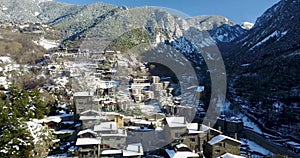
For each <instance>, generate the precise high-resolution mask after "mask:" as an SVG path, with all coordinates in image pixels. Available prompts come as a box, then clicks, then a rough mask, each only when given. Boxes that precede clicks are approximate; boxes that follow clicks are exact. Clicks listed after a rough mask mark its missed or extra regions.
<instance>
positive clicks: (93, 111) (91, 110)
mask: <svg viewBox="0 0 300 158" xmlns="http://www.w3.org/2000/svg"><path fill="white" fill-rule="evenodd" d="M89 112H91V113H96V114H98V115H100V112H98V111H96V110H93V109H89V110H86V111H83V112H81V113H80V115H82V114H86V113H89Z"/></svg>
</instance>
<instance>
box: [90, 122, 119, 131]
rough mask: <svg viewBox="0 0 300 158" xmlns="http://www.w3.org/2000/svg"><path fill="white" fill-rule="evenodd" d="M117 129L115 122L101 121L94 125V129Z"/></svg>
mask: <svg viewBox="0 0 300 158" xmlns="http://www.w3.org/2000/svg"><path fill="white" fill-rule="evenodd" d="M117 129H118V128H117V123H116V122H101V123H100V124H99V125H95V126H94V131H115V130H117Z"/></svg>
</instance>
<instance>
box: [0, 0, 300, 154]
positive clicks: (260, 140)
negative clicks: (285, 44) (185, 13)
mask: <svg viewBox="0 0 300 158" xmlns="http://www.w3.org/2000/svg"><path fill="white" fill-rule="evenodd" d="M24 1H26V3H25V2H24V4H26V5H33V4H34V5H36V4H38V8H39V9H40V10H38V11H34V12H32V13H31V14H32V15H31V14H30V15H28V16H27V15H26V16H24V17H20V18H18V16H16V17H11V18H14V19H13V20H12V21H10V19H9V17H10V16H7V15H4V14H3V15H4V16H5V17H6V18H4V20H2V19H1V18H0V96H1V99H0V109H1V110H0V157H1V158H2V157H3V158H6V157H7V158H19V157H24V158H27V157H28V158H33V157H34V158H45V157H46V158H58V157H60V158H65V157H66V158H67V157H73V158H90V157H91V158H92V157H93V158H100V157H101V158H121V157H132V158H192V157H200V158H204V157H208V158H285V157H299V154H300V122H299V120H300V103H299V97H300V93H299V89H298V88H299V87H297V86H291V87H290V88H288V90H287V91H288V92H287V93H284V92H282V91H280V90H278V89H276V88H277V87H276V88H270V87H267V83H262V84H260V83H259V82H260V79H261V80H263V79H262V78H263V77H262V78H258V77H257V76H259V75H260V74H259V73H260V72H258V73H256V72H254V70H251V68H250V67H252V66H253V67H255V66H256V65H255V64H256V63H255V61H253V63H251V62H250V61H247V62H246V59H245V60H244V59H239V58H237V59H239V60H243V61H241V62H238V60H237V59H235V60H234V61H235V62H232V63H229V64H228V60H227V56H226V55H228V54H226V53H227V52H225V53H224V54H225V55H224V54H222V53H223V52H222V51H225V50H226V51H228V52H230V51H232V50H231V49H233V50H234V49H240V50H241V51H245V50H244V49H246V47H247V51H248V50H249V51H253V52H255V51H257V50H259V49H263V48H261V47H266V49H267V48H268V47H267V45H268V44H270V43H271V42H270V41H269V40H273V38H277V39H276V41H277V42H278V41H280V40H282V39H283V38H284V37H285V36H290V34H289V32H290V31H288V30H276V31H271V32H273V33H270V34H269V35H266V36H264V38H260V41H256V42H253V41H251V40H253V39H247V38H248V37H249V38H250V37H252V38H254V35H252V34H251V33H252V32H251V30H254V31H257V30H258V29H257V27H258V26H260V27H261V26H264V23H263V22H262V20H261V21H259V20H258V22H257V23H259V22H260V23H262V24H259V25H257V26H256V24H252V23H250V22H245V23H243V24H241V25H238V24H237V25H233V24H232V23H231V22H230V21H229V19H227V18H223V17H221V16H204V17H203V18H202V17H195V18H191V19H189V18H187V19H181V18H178V17H177V15H173V14H169V13H167V12H166V11H162V10H159V9H151V8H148V7H145V8H137V9H136V10H135V8H127V7H124V6H120V7H116V6H113V5H108V4H104V3H95V4H90V5H86V6H76V5H70V4H65V3H61V2H56V1H51V0H46V1H34V2H32V1H33V0H24ZM27 1H28V4H27ZM29 1H30V3H29ZM3 3H4V2H3ZM16 3H19V2H16ZM289 3H296V4H298V5H299V1H297V0H296V1H295V2H285V1H284V0H282V1H280V2H279V3H278V4H276V5H275V6H273V7H272V8H275V9H274V10H276V9H277V10H280V9H284V8H286V7H287V6H286V5H289ZM8 4H10V2H5V3H4V4H3V5H2V4H0V15H2V13H6V12H8V11H9V10H10V9H9V5H8ZM20 4H21V2H20ZM22 4H23V2H22ZM51 6H56V7H57V8H59V9H56V10H53V12H52V11H51V14H44V13H43V12H47V10H48V9H49V8H48V7H51ZM43 7H45V8H46V9H45V8H43ZM1 8H2V9H1ZM33 8H34V7H33ZM99 8H101V9H99ZM98 9H99V10H98ZM141 10H143V11H145V12H144V13H143V14H141V15H137V14H136V12H138V13H141V12H140V11H141ZM123 11H124V12H125V13H126V14H124V13H122V12H123ZM271 11H272V10H271ZM271 11H268V12H266V13H265V14H266V15H265V14H263V15H262V17H261V19H264V18H266V19H268V18H272V16H269V15H270V14H271V13H269V12H271ZM298 11H299V9H298ZM119 12H120V14H119ZM150 13H151V14H150ZM7 14H8V13H7ZM11 14H12V15H14V14H17V13H11ZM273 14H274V15H275V13H273ZM145 15H147V17H145V19H147V20H146V21H143V19H141V20H140V21H142V22H141V23H142V25H143V26H144V28H142V29H139V28H135V26H132V25H137V24H136V23H134V22H135V21H136V19H139V18H140V17H139V16H145ZM148 15H149V17H148ZM158 15H159V16H158ZM276 15H277V14H276ZM31 16H33V19H35V18H38V19H39V18H40V19H41V18H45V19H46V20H48V22H44V21H40V22H39V21H38V22H28V20H27V21H25V22H24V21H23V20H24V19H26V18H29V17H30V18H32V17H31ZM52 16H53V17H52ZM154 16H157V17H155V18H156V19H155V18H154ZM294 16H296V15H294ZM298 16H299V15H297V17H298ZM86 17H87V18H86ZM51 18H52V19H51ZM118 18H120V19H123V20H124V21H126V23H124V24H123V23H121V22H120V24H119V23H118V22H116V21H118V20H116V19H118ZM160 18H162V19H164V21H168V22H167V23H160V20H161V19H160ZM282 19H283V18H282ZM114 20H116V21H114ZM131 20H133V22H132V21H131ZM20 21H21V22H20ZM29 21H30V20H29ZM199 21H200V22H199ZM195 22H196V23H197V24H198V23H200V24H199V25H200V26H196V25H194V23H195ZM131 23H132V24H131ZM144 23H145V24H144ZM125 24H128V25H125ZM115 25H116V26H115ZM119 25H120V26H122V27H124V30H126V32H125V33H123V34H121V35H119V36H118V37H117V38H114V39H113V40H112V41H110V42H107V41H108V40H107V39H108V38H106V36H107V37H110V36H111V37H113V35H114V33H116V32H118V31H116V30H114V27H117V26H119ZM150 25H151V26H150ZM156 25H158V26H160V25H162V28H156V27H155V28H153V27H154V26H156ZM173 25H174V26H173ZM188 25H191V26H188ZM192 26H193V27H195V28H192ZM216 26H217V27H216ZM130 27H132V28H130ZM164 27H166V28H164ZM173 27H174V29H173ZM274 27H275V24H274ZM128 28H130V29H128ZM170 28H171V29H170ZM252 28H254V29H252ZM106 29H107V30H109V31H107V30H106ZM197 29H199V30H200V31H199V30H197ZM255 29H256V30H255ZM99 30H100V31H99ZM128 30H129V31H128ZM97 31H99V32H100V33H99V32H97ZM197 31H199V32H197ZM254 31H253V32H254ZM264 32H266V31H264ZM118 33H119V32H118ZM116 34H117V33H116ZM206 34H209V37H205V35H206ZM253 34H254V33H253ZM257 34H258V33H257ZM262 34H263V33H262ZM255 37H256V36H255ZM194 38H203V39H201V40H199V41H201V42H200V44H197V43H195V42H193V41H192V40H191V39H194ZM95 39H97V40H99V39H101V42H99V41H97V42H98V43H96V44H95V43H92V42H93V40H95ZM236 39H237V40H239V41H244V43H238V42H236ZM246 40H249V41H250V42H247V41H246ZM87 41H88V42H87ZM105 42H107V43H108V44H107V43H105ZM231 42H232V43H234V42H236V43H234V44H233V45H237V46H234V48H230V47H231V45H230V44H232V43H231ZM251 42H252V43H251ZM91 43H92V46H91V45H90V44H91ZM149 43H150V44H149ZM254 43H255V44H254ZM148 44H149V45H151V47H154V48H153V49H152V48H151V49H150V47H149V46H148ZM252 44H253V45H252ZM102 45H106V47H105V49H99V48H98V47H102ZM140 45H141V47H138V46H140ZM145 45H146V46H145ZM240 45H241V46H240ZM215 46H218V47H219V49H220V51H221V54H222V56H223V58H224V59H222V60H224V64H225V68H226V73H228V74H225V73H224V72H222V71H220V72H221V73H219V71H217V70H215V69H212V68H211V67H210V65H209V64H205V62H210V61H219V60H220V59H219V57H218V56H217V55H216V54H214V53H211V52H213V50H214V49H215V48H214V47H215ZM239 46H240V47H239ZM272 46H273V45H272ZM293 46H295V45H293ZM169 47H170V48H169ZM248 48H249V49H248ZM292 48H293V47H292V46H291V47H289V50H288V51H287V52H288V53H289V54H288V53H287V54H284V55H282V58H284V59H287V58H290V57H291V56H297V57H298V55H299V52H297V51H294V52H290V51H292ZM197 49H199V51H197ZM278 49H279V48H278ZM202 51H203V52H204V53H202ZM210 51H211V52H210ZM247 51H245V52H247ZM153 52H154V53H153ZM174 52H175V53H174ZM199 52H201V53H199ZM151 53H152V54H151ZM176 53H178V54H176ZM157 54H158V55H157ZM179 54H181V55H179ZM156 55H157V57H156V58H155V57H154V56H156ZM199 56H202V57H199ZM248 56H249V55H248ZM248 56H246V57H245V58H247V57H248ZM270 56H271V55H264V57H265V58H266V60H267V57H269V58H270ZM158 58H160V62H159V60H158ZM164 58H172V60H170V61H167V60H165V59H164ZM203 58H204V59H203ZM154 59H156V60H154ZM228 59H231V58H229V57H228ZM258 59H259V57H257V60H258ZM270 60H271V59H270ZM291 60H292V59H291ZM153 61H154V62H153ZM155 61H157V62H155ZM173 62H174V63H173ZM222 62H223V61H222ZM176 63H177V64H178V65H181V67H182V68H180V66H178V65H176ZM186 63H188V64H189V65H191V69H192V70H193V71H191V72H194V71H195V72H196V73H195V75H191V72H190V71H188V70H186V68H189V67H188V66H187V65H188V64H186ZM168 64H169V65H175V68H176V69H171V68H169V67H168V66H169V65H168ZM227 64H228V65H229V66H228V65H227ZM215 65H216V64H215ZM283 65H284V64H283ZM176 66H177V67H176ZM237 67H238V68H237ZM262 67H263V66H262ZM283 67H284V66H283ZM225 68H224V69H225ZM279 69H280V70H279ZM174 70H175V71H178V72H180V73H176V72H174ZM234 70H236V72H235V73H231V72H230V71H232V72H233V71H234ZM255 71H260V68H258V67H256V69H255ZM262 71H263V73H270V72H269V70H262ZM279 71H281V68H278V72H279ZM282 71H287V69H284V68H282ZM215 72H216V74H218V73H219V74H218V75H219V76H222V77H224V76H225V77H224V78H225V80H226V76H227V82H224V83H225V84H226V86H225V95H219V93H221V92H220V91H221V90H220V89H218V88H217V91H216V92H215V91H214V89H213V88H215V87H214V85H213V80H211V79H207V78H208V77H215V76H214V73H215ZM238 73H241V74H238ZM293 73H295V74H296V69H295V72H293ZM291 74H292V73H291ZM272 75H274V74H272ZM219 76H217V77H219ZM267 76H268V75H266V76H264V77H265V78H266V77H267ZM295 76H296V77H297V75H295ZM295 76H293V77H295ZM222 77H219V78H222ZM255 77H257V78H255ZM296 77H295V78H293V81H290V82H291V83H294V82H296V80H297V78H296ZM242 79H243V80H242ZM276 81H277V80H276ZM278 82H279V81H278ZM290 82H287V83H285V86H289V85H288V84H289V83H290ZM272 84H275V81H274V83H273V81H272ZM266 87H267V88H270V89H271V90H270V91H267V90H264V89H263V88H266ZM283 89H284V88H283ZM215 93H216V94H217V95H216V94H215ZM215 96H217V97H215ZM212 105H213V108H212Z"/></svg>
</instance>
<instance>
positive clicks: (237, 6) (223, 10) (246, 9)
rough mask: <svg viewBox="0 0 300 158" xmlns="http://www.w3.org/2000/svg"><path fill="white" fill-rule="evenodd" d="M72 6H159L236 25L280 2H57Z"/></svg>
mask: <svg viewBox="0 0 300 158" xmlns="http://www.w3.org/2000/svg"><path fill="white" fill-rule="evenodd" d="M57 1H60V2H66V3H71V4H80V5H82V4H90V3H93V2H97V1H100V2H104V3H109V4H115V5H118V6H120V5H126V6H129V7H132V6H159V7H167V8H171V9H175V10H179V11H181V12H184V13H186V14H188V15H190V16H198V15H222V16H225V17H227V18H229V19H230V20H232V21H233V22H235V23H241V22H244V21H249V22H253V23H254V22H255V20H256V18H257V17H259V16H260V15H261V14H263V12H264V11H266V9H268V8H270V7H271V6H272V5H273V4H275V3H277V2H279V0H57Z"/></svg>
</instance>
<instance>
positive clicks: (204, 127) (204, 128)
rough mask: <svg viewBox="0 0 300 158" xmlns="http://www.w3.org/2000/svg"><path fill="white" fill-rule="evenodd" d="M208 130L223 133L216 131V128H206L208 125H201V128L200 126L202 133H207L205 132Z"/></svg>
mask: <svg viewBox="0 0 300 158" xmlns="http://www.w3.org/2000/svg"><path fill="white" fill-rule="evenodd" d="M208 130H212V131H215V132H218V133H222V132H221V131H219V130H216V129H214V128H211V127H209V126H206V125H204V124H201V126H200V131H203V132H205V131H208Z"/></svg>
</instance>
